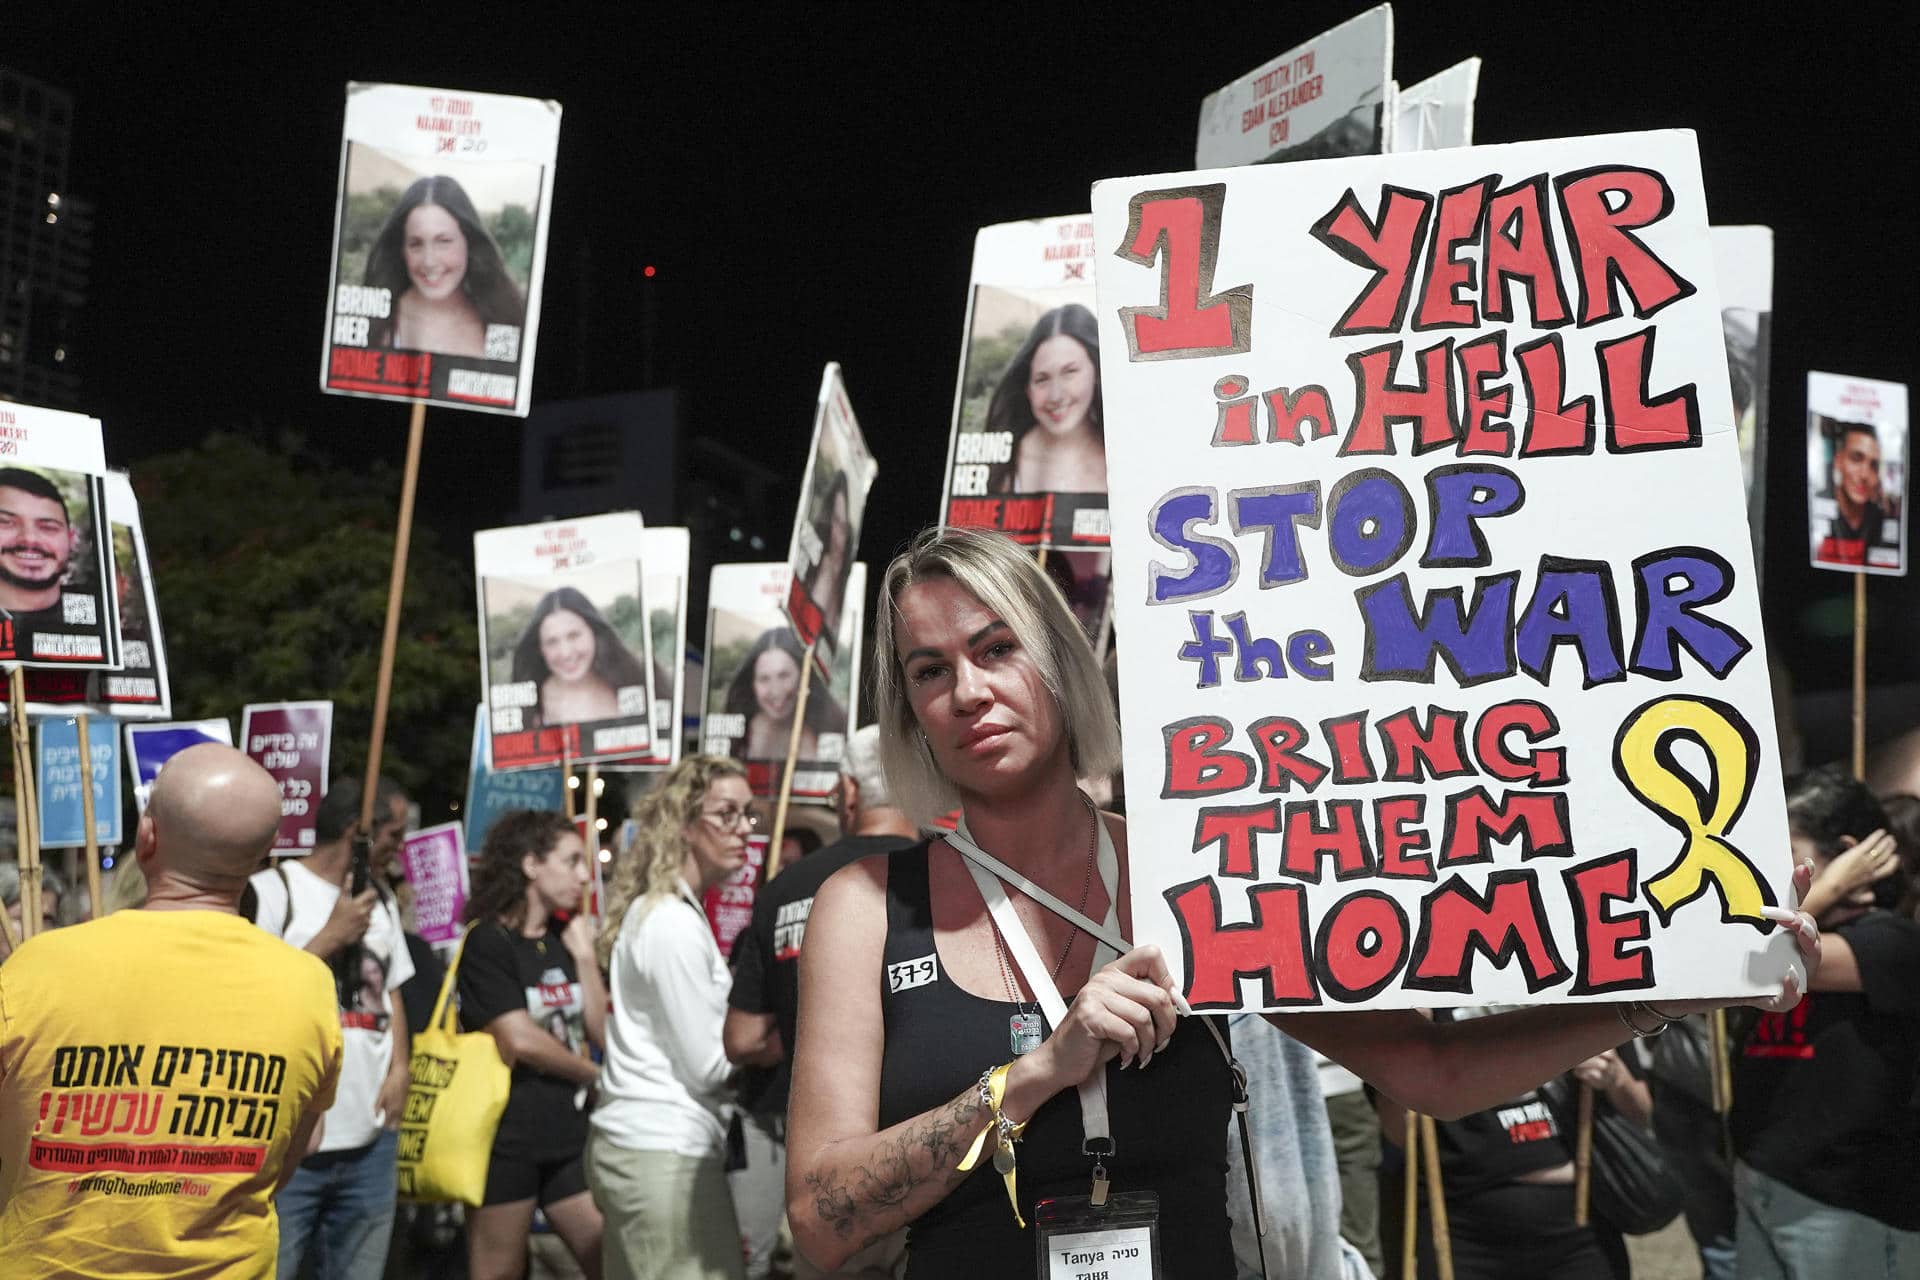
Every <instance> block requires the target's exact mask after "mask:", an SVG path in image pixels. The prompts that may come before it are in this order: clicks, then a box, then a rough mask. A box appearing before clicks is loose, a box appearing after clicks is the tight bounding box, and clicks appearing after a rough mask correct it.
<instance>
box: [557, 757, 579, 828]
mask: <svg viewBox="0 0 1920 1280" xmlns="http://www.w3.org/2000/svg"><path fill="white" fill-rule="evenodd" d="M560 803H561V805H562V806H563V807H564V809H565V811H566V815H567V821H568V822H572V821H573V820H574V818H575V817H577V816H578V815H579V813H580V808H579V806H578V805H576V804H575V803H574V800H573V756H572V755H571V754H569V753H568V751H567V744H566V741H565V740H564V739H563V740H562V741H561V743H560Z"/></svg>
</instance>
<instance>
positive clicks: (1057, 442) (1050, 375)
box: [986, 302, 1107, 493]
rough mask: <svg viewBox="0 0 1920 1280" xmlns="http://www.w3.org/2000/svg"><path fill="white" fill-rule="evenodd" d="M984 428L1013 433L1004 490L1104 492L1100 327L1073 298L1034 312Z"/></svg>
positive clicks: (1002, 381) (1015, 491)
mask: <svg viewBox="0 0 1920 1280" xmlns="http://www.w3.org/2000/svg"><path fill="white" fill-rule="evenodd" d="M986 430H988V431H991V432H1001V431H1004V432H1011V433H1012V434H1013V470H1012V472H1011V473H1010V474H1008V475H1007V477H1006V478H1005V480H1004V481H1003V482H1002V485H1001V491H1002V492H1004V493H1105V492H1106V491H1107V445H1106V436H1105V434H1104V432H1103V431H1102V418H1101V408H1100V330H1099V326H1098V324H1097V323H1096V322H1095V321H1094V318H1093V312H1091V311H1089V310H1087V309H1086V308H1085V307H1083V306H1081V305H1080V304H1079V303H1077V302H1070V303H1068V304H1067V305H1066V306H1063V307H1055V308H1054V309H1053V310H1051V311H1049V312H1047V313H1046V314H1045V315H1043V316H1041V317H1040V319H1039V320H1038V321H1037V322H1035V324H1034V326H1033V329H1032V331H1031V332H1029V333H1028V334H1027V340H1026V341H1025V342H1024V343H1022V344H1021V345H1020V349H1019V350H1018V351H1016V352H1015V353H1014V356H1013V360H1012V361H1011V362H1010V363H1009V364H1008V365H1007V371H1006V372H1005V373H1004V374H1002V375H1001V376H1000V385H999V386H997V387H995V388H994V392H993V398H992V399H991V400H989V401H987V424H986Z"/></svg>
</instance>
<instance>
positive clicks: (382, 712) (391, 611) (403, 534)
mask: <svg viewBox="0 0 1920 1280" xmlns="http://www.w3.org/2000/svg"><path fill="white" fill-rule="evenodd" d="M426 426H427V405H426V402H425V401H415V402H414V405H413V416H412V417H411V418H409V419H408V420H407V466H406V470H405V471H403V472H402V473H401V475H400V521H399V524H398V526H397V527H396V528H395V530H394V534H393V572H392V574H391V575H390V576H389V577H388V579H387V625H386V629H385V630H384V631H383V632H381V635H380V674H379V677H378V679H377V681H376V683H375V684H374V687H373V732H372V733H371V734H369V735H368V737H367V782H366V787H365V789H364V790H363V791H362V792H361V793H360V829H361V830H362V831H367V832H371V831H372V830H373V800H374V793H375V792H376V791H377V790H378V789H379V786H380V755H381V752H382V751H383V750H384V749H385V747H386V744H387V701H388V695H389V694H390V693H391V692H392V690H393V651H394V649H395V647H396V646H397V645H398V644H399V641H400V599H401V596H402V595H403V594H404V593H405V591H406V586H407V547H408V544H410V543H411V542H412V541H413V493H414V489H415V488H416V487H417V486H418V484H419V482H420V441H421V438H422V437H423V436H424V435H425V434H426Z"/></svg>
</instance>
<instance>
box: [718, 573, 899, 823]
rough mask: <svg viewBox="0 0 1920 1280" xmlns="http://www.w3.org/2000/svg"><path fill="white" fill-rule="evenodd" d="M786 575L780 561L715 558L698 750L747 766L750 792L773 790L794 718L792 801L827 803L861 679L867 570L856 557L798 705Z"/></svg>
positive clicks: (797, 645) (796, 647)
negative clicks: (833, 633)
mask: <svg viewBox="0 0 1920 1280" xmlns="http://www.w3.org/2000/svg"><path fill="white" fill-rule="evenodd" d="M790 576H791V575H790V573H789V570H788V568H787V566H786V565H784V564H718V565H715V566H714V567H713V576H712V577H711V578H710V579H709V583H708V587H707V663H706V680H707V687H706V691H705V694H704V696H703V697H702V700H701V705H702V707H703V708H704V714H703V716H702V718H701V724H700V742H701V749H702V750H703V751H705V752H707V753H708V754H709V755H717V756H732V757H733V758H734V759H736V760H739V761H741V762H742V763H744V764H745V765H746V766H747V781H748V783H749V784H750V785H751V786H752V787H753V791H754V794H755V795H761V796H771V795H774V794H776V793H777V792H778V791H779V790H780V776H781V772H782V770H783V769H784V767H785V765H786V760H787V748H788V746H789V745H790V744H792V743H793V740H794V724H795V720H796V718H797V719H798V721H799V729H800V735H799V743H798V746H799V751H798V756H797V759H796V760H795V763H794V771H793V798H794V799H796V800H825V799H827V798H829V797H830V796H832V794H833V791H834V787H835V786H836V784H837V783H838V782H839V779H840V757H841V754H842V752H843V750H844V748H845V746H846V736H847V735H848V734H849V733H851V732H853V730H854V728H855V727H856V725H855V722H854V715H853V712H854V691H855V690H856V689H858V688H859V683H860V637H861V634H862V626H863V623H864V617H863V612H864V610H863V605H862V602H863V601H864V600H865V599H866V590H867V568H866V566H865V565H863V564H858V563H856V564H855V565H854V566H853V568H852V573H851V576H850V577H849V579H848V582H847V593H846V607H845V608H843V609H842V610H841V612H840V630H839V634H838V636H837V637H836V638H835V642H834V645H833V648H832V651H831V656H830V657H829V656H827V655H826V654H824V653H816V654H815V657H814V672H813V675H812V676H811V677H809V678H808V679H807V681H806V686H807V687H806V699H805V703H806V705H805V707H804V708H802V707H801V697H800V692H801V668H802V666H803V665H804V664H805V662H806V646H805V645H804V644H802V643H801V642H800V638H799V637H798V636H797V635H795V634H794V631H793V627H792V625H791V624H790V623H789V622H788V620H787V616H786V613H785V612H784V605H785V603H786V600H787V591H788V583H789V579H790Z"/></svg>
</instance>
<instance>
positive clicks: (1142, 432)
mask: <svg viewBox="0 0 1920 1280" xmlns="http://www.w3.org/2000/svg"><path fill="white" fill-rule="evenodd" d="M1094 227H1095V232H1096V237H1097V239H1098V242H1099V246H1100V249H1101V255H1100V257H1099V258H1098V259H1097V262H1098V263H1099V277H1100V279H1099V285H1100V298H1099V305H1100V325H1101V337H1102V340H1103V346H1104V347H1105V348H1106V350H1107V351H1108V352H1110V353H1111V354H1110V356H1109V358H1108V360H1107V362H1106V376H1107V378H1108V380H1109V382H1110V383H1111V385H1112V387H1113V395H1112V397H1111V399H1110V403H1111V404H1112V405H1113V406H1114V409H1113V412H1112V413H1111V414H1110V417H1109V422H1108V452H1109V458H1110V460H1111V466H1112V472H1111V474H1112V480H1113V486H1112V499H1113V508H1112V509H1113V516H1114V589H1115V593H1116V600H1117V607H1118V610H1119V616H1118V618H1117V620H1116V624H1115V625H1116V628H1117V630H1118V633H1119V635H1120V636H1122V637H1123V643H1122V645H1121V651H1120V657H1121V662H1120V695H1121V706H1122V710H1123V717H1124V725H1125V735H1124V737H1125V742H1126V781H1127V796H1128V815H1129V821H1130V823H1131V826H1132V831H1131V836H1130V845H1131V848H1132V849H1133V851H1134V852H1133V863H1132V901H1133V927H1134V940H1135V941H1136V942H1141V943H1148V942H1152V943H1157V944H1159V945H1160V946H1161V947H1163V948H1164V949H1165V950H1166V951H1167V952H1168V954H1169V956H1170V957H1171V959H1172V962H1173V967H1174V969H1175V972H1176V973H1177V975H1178V976H1179V980H1180V982H1181V984H1182V988H1183V990H1184V991H1185V993H1186V995H1187V997H1188V998H1189V999H1190V1000H1191V1002H1192V1003H1193V1005H1194V1006H1195V1007H1196V1008H1234V1007H1242V1006H1244V1007H1262V1008H1301V1007H1338V1006H1347V1007H1356V1006H1364V1005H1372V1006H1416V1005H1435V1004H1442V1005H1444V1004H1459V1003H1485V1002H1539V1001H1543V1000H1548V999H1591V998H1599V997H1603V996H1608V997H1610V996H1616V995H1619V994H1622V993H1635V994H1639V995H1645V994H1649V993H1652V994H1658V995H1662V996H1669V997H1683V996H1700V997H1705V996H1742V995H1756V994H1759V993H1762V992H1769V991H1774V990H1777V988H1778V984H1779V982H1780V980H1781V978H1782V976H1783V974H1784V972H1785V970H1786V968H1787V965H1788V961H1789V958H1790V957H1791V956H1792V954H1793V950H1794V948H1793V944H1792V941H1791V939H1790V938H1789V937H1787V936H1786V935H1785V934H1784V933H1782V932H1781V931H1780V930H1779V929H1778V928H1777V926H1775V925H1773V924H1771V923H1770V922H1768V921H1766V920H1765V919H1764V918H1763V916H1762V915H1761V911H1762V909H1763V908H1765V907H1766V906H1768V905H1770V904H1779V903H1781V902H1782V901H1783V900H1784V899H1785V898H1786V897H1787V894H1788V892H1789V884H1788V881H1789V874H1790V865H1789V855H1788V847H1787V834H1786V815H1785V805H1784V801H1783V797H1782V792H1781V783H1780V770H1779V762H1778V761H1777V759H1776V758H1775V754H1774V743H1775V735H1774V729H1773V724H1772V706H1771V697H1770V693H1769V689H1768V680H1767V662H1766V654H1765V652H1764V647H1763V639H1762V633H1761V626H1760V612H1759V603H1758V600H1757V597H1756V593H1755V590H1754V577H1753V558H1752V553H1751V550H1750V548H1749V545H1748V539H1747V527H1746V518H1745V509H1744V499H1743V495H1742V493H1741V483H1740V467H1739V458H1738V451H1737V449H1736V447H1735V439H1734V431H1733V415H1732V408H1731V404H1730V402H1729V397H1728V392H1727V382H1726V373H1725V370H1726V361H1725V356H1724V354H1723V351H1722V347H1721V334H1720V313H1719V302H1718V300H1717V299H1716V298H1715V296H1714V288H1713V258H1712V251H1711V247H1710V245H1709V242H1708V238H1707V217H1706V206H1705V200H1704V196H1703V194H1702V190H1701V181H1700V169H1699V160H1698V156H1697V153H1696V150H1695V145H1694V138H1693V135H1692V134H1691V133H1685V132H1665V133H1645V134H1627V135H1620V136H1615V137H1598V138H1576V139H1564V140H1559V141H1553V142H1539V143H1528V144H1521V145H1514V146H1500V147H1480V148H1465V149H1459V150H1452V151H1436V152H1419V153H1411V154H1405V155H1395V156H1389V157H1381V158H1361V159H1351V160H1330V161H1324V162H1317V163H1311V164H1298V165H1286V166H1281V167H1253V168H1240V169H1231V170H1222V171H1215V172H1203V173H1184V174H1168V175H1161V176H1157V177H1143V178H1128V179H1118V180H1113V181H1108V182H1103V183H1100V184H1098V185H1097V186H1096V187H1095V188H1094Z"/></svg>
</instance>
